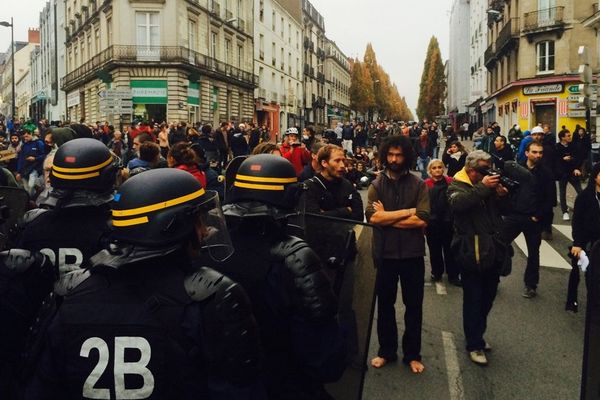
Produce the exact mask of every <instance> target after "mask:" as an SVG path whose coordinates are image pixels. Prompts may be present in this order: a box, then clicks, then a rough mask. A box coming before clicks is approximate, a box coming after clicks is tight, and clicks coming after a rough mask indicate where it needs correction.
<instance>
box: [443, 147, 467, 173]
mask: <svg viewBox="0 0 600 400" xmlns="http://www.w3.org/2000/svg"><path fill="white" fill-rule="evenodd" d="M467 154H468V153H467V150H465V148H464V146H463V145H462V144H461V143H460V142H459V141H458V140H455V141H454V142H451V143H450V144H449V145H448V148H447V149H446V151H445V152H444V155H443V156H442V162H443V163H444V165H445V166H446V169H447V170H448V176H450V177H452V176H454V174H456V173H457V172H458V171H460V170H461V169H463V167H464V166H465V160H466V159H467Z"/></svg>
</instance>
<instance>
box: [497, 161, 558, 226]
mask: <svg viewBox="0 0 600 400" xmlns="http://www.w3.org/2000/svg"><path fill="white" fill-rule="evenodd" d="M526 164H527V163H526V162H523V163H521V165H523V166H524V167H525V168H527V165H526ZM529 172H531V177H530V180H529V181H527V182H523V181H521V182H520V185H519V189H517V190H516V191H515V193H511V194H510V208H509V211H508V214H513V215H514V214H516V215H525V216H528V217H536V218H538V219H541V218H542V216H544V215H545V214H547V213H549V212H551V211H552V207H553V205H554V198H555V197H556V196H555V193H554V188H553V187H554V186H555V183H554V179H553V177H552V173H551V172H550V170H548V168H547V167H546V166H544V165H543V164H540V165H538V166H536V167H535V168H533V169H530V170H529Z"/></svg>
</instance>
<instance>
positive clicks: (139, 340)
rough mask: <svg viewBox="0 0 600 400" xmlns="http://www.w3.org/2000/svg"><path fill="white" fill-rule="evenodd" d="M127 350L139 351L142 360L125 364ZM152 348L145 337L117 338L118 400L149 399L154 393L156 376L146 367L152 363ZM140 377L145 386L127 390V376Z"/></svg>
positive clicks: (116, 392) (116, 381)
mask: <svg viewBox="0 0 600 400" xmlns="http://www.w3.org/2000/svg"><path fill="white" fill-rule="evenodd" d="M125 349H138V350H139V351H140V359H139V360H138V361H135V362H125ZM151 356H152V348H151V347H150V343H148V341H147V340H146V339H144V338H143V337H136V336H119V337H116V338H115V369H114V371H115V394H116V396H117V399H147V398H148V397H150V395H151V394H152V392H153V391H154V376H153V375H152V372H150V370H149V369H148V368H146V366H148V363H149V362H150V357H151ZM126 374H128V375H139V376H141V377H142V379H143V380H144V385H143V386H142V387H141V388H139V389H125V375H126Z"/></svg>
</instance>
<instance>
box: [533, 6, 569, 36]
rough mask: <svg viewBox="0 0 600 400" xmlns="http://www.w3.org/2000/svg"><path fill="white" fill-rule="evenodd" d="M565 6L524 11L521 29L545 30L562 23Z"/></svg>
mask: <svg viewBox="0 0 600 400" xmlns="http://www.w3.org/2000/svg"><path fill="white" fill-rule="evenodd" d="M564 11H565V7H563V6H559V7H552V8H546V9H544V10H538V11H533V12H528V13H525V16H524V17H525V24H524V25H523V31H535V30H546V29H549V28H556V27H562V26H563V25H564Z"/></svg>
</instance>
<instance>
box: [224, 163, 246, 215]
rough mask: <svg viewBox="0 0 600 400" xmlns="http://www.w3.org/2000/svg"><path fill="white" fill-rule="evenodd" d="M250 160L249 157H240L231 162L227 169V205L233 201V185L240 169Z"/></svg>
mask: <svg viewBox="0 0 600 400" xmlns="http://www.w3.org/2000/svg"><path fill="white" fill-rule="evenodd" d="M246 158H248V156H239V157H236V158H234V159H233V160H231V161H229V164H227V168H226V169H225V193H224V198H225V200H224V202H223V203H225V204H227V203H228V202H229V201H230V200H231V190H232V189H233V183H234V182H235V176H236V175H237V171H238V169H239V168H240V165H242V163H243V162H244V161H245V160H246Z"/></svg>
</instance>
